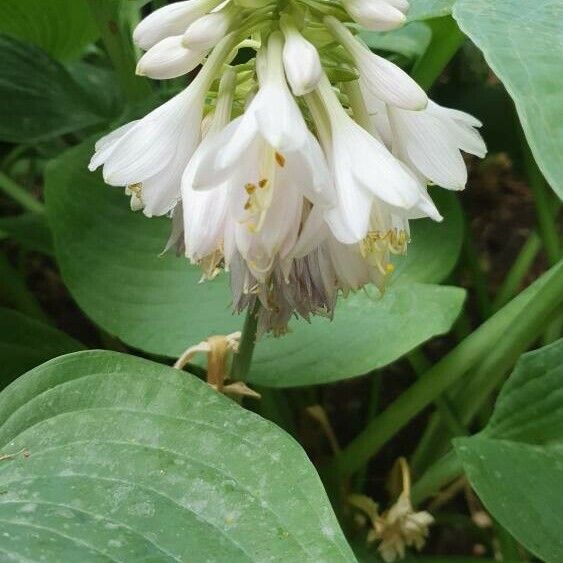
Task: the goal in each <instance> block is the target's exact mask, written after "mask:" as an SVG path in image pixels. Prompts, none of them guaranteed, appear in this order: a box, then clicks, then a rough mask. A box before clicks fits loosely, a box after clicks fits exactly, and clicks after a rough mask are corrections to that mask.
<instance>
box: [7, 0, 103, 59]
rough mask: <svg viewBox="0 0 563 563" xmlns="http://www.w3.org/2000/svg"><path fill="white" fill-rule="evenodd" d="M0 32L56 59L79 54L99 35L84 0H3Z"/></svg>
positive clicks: (73, 56) (70, 57)
mask: <svg viewBox="0 0 563 563" xmlns="http://www.w3.org/2000/svg"><path fill="white" fill-rule="evenodd" d="M0 32H2V33H6V34H8V35H12V36H14V37H17V38H19V39H24V40H25V41H29V42H30V43H33V44H34V45H37V46H38V47H41V49H43V50H44V51H47V53H49V54H50V55H51V56H52V57H54V58H55V59H59V60H68V59H72V58H75V57H78V56H79V55H80V54H81V53H82V52H83V50H84V48H85V47H86V45H88V44H89V43H91V42H92V41H94V40H95V39H96V38H97V36H98V32H97V28H96V25H95V22H94V21H93V19H92V17H91V15H90V12H89V10H88V4H87V3H86V0H2V17H1V18H0Z"/></svg>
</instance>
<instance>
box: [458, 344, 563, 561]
mask: <svg viewBox="0 0 563 563" xmlns="http://www.w3.org/2000/svg"><path fill="white" fill-rule="evenodd" d="M562 381H563V340H559V341H558V342H556V343H554V344H552V345H550V346H547V347H545V348H542V349H540V350H536V351H535V352H531V353H529V354H526V355H524V356H522V358H521V359H520V361H519V362H518V364H517V366H516V369H515V370H514V373H513V374H512V376H511V377H510V379H509V380H508V381H507V383H506V384H505V386H504V387H503V389H502V391H501V393H500V395H499V397H498V400H497V404H496V406H495V410H494V412H493V415H492V417H491V420H490V421H489V423H488V425H487V427H486V428H485V430H484V431H483V432H481V433H480V434H478V435H476V436H473V437H471V438H463V439H458V440H456V441H455V446H456V451H457V454H458V455H459V457H460V459H461V460H462V462H463V466H464V469H465V471H466V473H467V476H468V477H469V480H470V481H471V484H472V486H473V487H474V488H475V490H476V491H477V494H478V495H479V497H480V498H481V500H482V501H483V503H484V504H485V506H486V507H487V509H488V510H490V512H491V513H492V515H493V516H494V517H495V518H496V519H497V520H498V521H499V522H500V523H501V524H502V525H503V526H504V527H505V528H506V529H507V530H509V531H510V533H511V534H512V535H513V536H514V537H515V538H516V539H517V540H519V541H520V542H521V543H522V544H523V545H524V546H526V547H527V548H528V549H529V550H530V551H531V552H533V553H534V554H536V555H537V556H538V557H540V558H541V559H543V560H545V561H547V562H553V563H556V562H558V561H560V560H561V554H562V553H563V538H562V536H561V514H562V513H563V496H562V495H561V494H559V492H560V491H561V483H562V482H563V393H562V390H563V387H562V385H561V382H562Z"/></svg>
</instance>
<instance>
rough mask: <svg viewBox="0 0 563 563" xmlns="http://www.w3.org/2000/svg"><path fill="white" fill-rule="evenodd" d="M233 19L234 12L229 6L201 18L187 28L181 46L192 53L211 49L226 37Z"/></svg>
mask: <svg viewBox="0 0 563 563" xmlns="http://www.w3.org/2000/svg"><path fill="white" fill-rule="evenodd" d="M234 17H235V11H234V9H233V6H232V5H231V4H228V5H227V6H225V7H224V8H222V9H221V10H218V11H216V12H211V13H210V14H206V15H205V16H202V17H201V18H199V19H197V20H196V21H195V22H194V23H192V24H191V25H190V27H188V29H187V31H186V32H185V33H184V37H183V38H182V44H183V45H184V47H186V48H187V49H191V50H194V51H205V50H207V49H211V48H212V47H214V46H215V45H217V43H218V42H219V41H220V40H221V39H223V37H224V36H225V35H227V33H228V32H229V29H230V27H231V25H232V23H233V20H234Z"/></svg>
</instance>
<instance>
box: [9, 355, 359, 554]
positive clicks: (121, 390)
mask: <svg viewBox="0 0 563 563" xmlns="http://www.w3.org/2000/svg"><path fill="white" fill-rule="evenodd" d="M0 451H1V452H2V454H3V455H8V454H14V456H13V457H12V458H9V459H4V461H2V463H1V465H0V490H1V491H2V494H1V495H0V521H1V522H2V534H0V551H2V552H3V553H5V554H8V555H9V556H11V557H12V558H13V559H14V560H17V561H27V560H33V561H40V560H42V561H46V562H57V561H84V562H90V561H92V562H93V561H228V562H229V563H235V562H238V561H253V562H255V561H267V560H270V561H280V562H283V561H285V562H288V563H290V562H291V563H293V562H295V561H303V562H311V563H317V562H319V561H326V562H335V563H336V562H346V561H348V562H351V561H355V559H354V556H353V554H352V551H351V549H350V548H349V546H348V545H347V543H346V541H345V539H344V536H343V534H342V532H341V530H340V528H339V526H338V523H337V520H336V518H335V516H334V514H333V512H332V509H331V507H330V503H329V501H328V499H327V497H326V494H325V492H324V490H323V488H322V485H321V482H320V479H319V478H318V476H317V474H316V472H315V470H314V468H313V466H312V465H311V463H310V462H309V460H308V459H307V456H306V455H305V453H304V452H303V450H302V449H301V447H300V446H299V445H298V444H297V443H296V442H295V441H294V440H293V439H292V438H290V437H289V436H288V435H287V434H285V433H284V432H283V431H281V430H280V429H279V428H277V427H276V426H274V425H273V424H271V423H269V422H267V421H265V420H263V419H261V418H260V417H258V416H257V415H254V414H252V413H249V412H248V411H245V410H244V409H242V408H241V407H239V406H238V405H237V404H235V403H234V402H232V401H230V400H229V399H226V398H225V397H223V396H222V395H219V394H218V393H216V392H215V391H213V390H212V389H211V388H210V387H209V386H207V384H205V383H203V382H201V381H199V380H198V379H197V378H195V377H193V376H190V375H188V374H186V373H183V372H179V371H177V370H174V369H172V368H168V367H165V366H162V365H160V364H155V363H152V362H149V361H146V360H142V359H139V358H134V357H132V356H124V355H122V354H117V353H113V352H81V353H78V354H71V355H69V356H65V357H62V358H58V359H56V360H53V361H51V362H48V363H47V364H44V365H43V366H40V367H38V368H36V369H35V370H33V371H31V372H29V373H27V374H26V375H24V376H23V377H21V378H20V379H19V380H18V381H16V382H15V383H14V384H12V385H11V386H10V387H9V388H8V389H6V390H5V391H4V392H3V393H2V394H0ZM18 452H20V453H19V454H18Z"/></svg>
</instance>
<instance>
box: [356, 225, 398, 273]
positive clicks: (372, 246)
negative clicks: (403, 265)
mask: <svg viewBox="0 0 563 563" xmlns="http://www.w3.org/2000/svg"><path fill="white" fill-rule="evenodd" d="M407 244H408V236H407V233H406V231H403V230H399V229H390V230H389V231H387V232H386V233H382V232H381V231H370V232H368V234H367V235H366V237H365V238H364V239H363V240H362V241H361V242H360V253H361V255H362V257H363V258H364V259H365V260H367V262H368V263H369V264H371V265H372V266H375V267H376V268H377V269H378V270H379V271H380V272H381V273H382V274H383V275H387V274H390V273H392V272H393V271H394V270H395V266H393V264H391V263H390V262H389V254H405V252H406V250H407Z"/></svg>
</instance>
